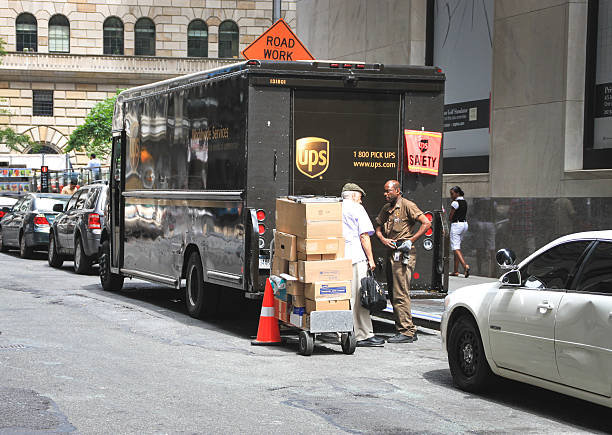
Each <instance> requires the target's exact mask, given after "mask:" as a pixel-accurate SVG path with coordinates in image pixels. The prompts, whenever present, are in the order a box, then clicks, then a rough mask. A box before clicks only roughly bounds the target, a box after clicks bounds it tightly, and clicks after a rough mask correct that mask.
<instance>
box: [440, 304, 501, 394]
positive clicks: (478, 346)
mask: <svg viewBox="0 0 612 435" xmlns="http://www.w3.org/2000/svg"><path fill="white" fill-rule="evenodd" d="M448 364H449V367H450V372H451V375H452V376H453V381H454V382H455V384H456V385H457V386H458V387H459V388H461V389H462V390H465V391H469V392H477V391H482V390H483V389H485V388H486V387H487V386H488V385H489V384H490V381H491V379H492V378H493V372H491V367H489V363H488V362H487V357H486V355H485V353H484V347H483V345H482V338H481V337H480V331H479V330H478V327H477V326H476V323H475V321H474V320H473V319H472V318H471V317H469V316H462V317H460V318H459V319H458V320H457V321H456V322H455V323H453V325H452V326H451V329H450V335H449V339H448Z"/></svg>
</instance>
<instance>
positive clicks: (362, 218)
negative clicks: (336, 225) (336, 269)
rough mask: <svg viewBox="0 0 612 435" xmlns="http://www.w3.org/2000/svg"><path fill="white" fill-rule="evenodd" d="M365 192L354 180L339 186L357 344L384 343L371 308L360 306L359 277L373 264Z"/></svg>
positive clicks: (372, 266) (376, 344) (372, 229)
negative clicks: (377, 333) (351, 270)
mask: <svg viewBox="0 0 612 435" xmlns="http://www.w3.org/2000/svg"><path fill="white" fill-rule="evenodd" d="M362 196H363V197H365V192H364V191H363V189H362V188H361V187H359V186H358V185H357V184H355V183H347V184H345V185H344V187H343V188H342V199H343V201H342V234H343V236H344V240H345V255H346V257H347V258H350V259H351V260H352V261H353V281H352V287H351V309H352V311H353V328H354V331H355V338H356V339H357V346H368V347H372V346H383V345H384V343H385V340H383V339H382V338H380V337H377V336H375V335H374V328H373V327H372V318H371V317H370V311H369V310H368V309H366V308H364V307H362V306H361V298H360V294H359V289H360V287H361V279H362V278H365V277H366V276H367V274H368V267H369V268H370V270H374V268H375V267H376V264H375V263H374V257H373V256H372V245H371V243H370V236H371V235H372V234H374V227H373V226H372V222H371V221H370V218H369V216H368V213H367V212H366V210H365V208H363V206H362V205H361V198H362Z"/></svg>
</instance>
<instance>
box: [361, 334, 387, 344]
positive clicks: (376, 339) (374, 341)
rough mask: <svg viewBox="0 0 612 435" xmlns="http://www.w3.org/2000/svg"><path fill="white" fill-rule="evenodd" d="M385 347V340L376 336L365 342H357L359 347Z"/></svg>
mask: <svg viewBox="0 0 612 435" xmlns="http://www.w3.org/2000/svg"><path fill="white" fill-rule="evenodd" d="M384 345H385V340H383V339H382V338H380V337H377V336H375V335H374V336H372V337H370V338H366V339H365V340H359V341H357V347H382V346H384Z"/></svg>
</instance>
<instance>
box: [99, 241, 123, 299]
mask: <svg viewBox="0 0 612 435" xmlns="http://www.w3.org/2000/svg"><path fill="white" fill-rule="evenodd" d="M110 258H111V253H110V242H109V241H108V240H105V241H103V242H102V245H100V259H99V263H100V284H102V288H103V289H104V290H106V291H107V292H112V291H119V290H121V288H122V287H123V276H121V275H118V274H116V273H111V270H110Z"/></svg>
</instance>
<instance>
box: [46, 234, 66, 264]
mask: <svg viewBox="0 0 612 435" xmlns="http://www.w3.org/2000/svg"><path fill="white" fill-rule="evenodd" d="M47 262H48V263H49V266H51V267H62V264H64V257H63V256H61V255H59V254H58V253H57V245H56V244H55V236H54V235H53V233H50V234H49V250H48V252H47Z"/></svg>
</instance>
